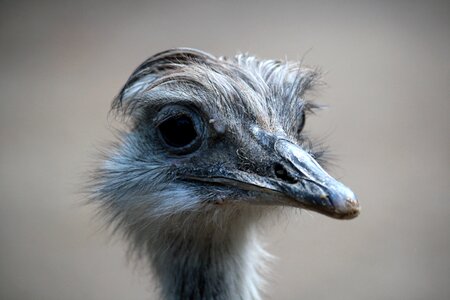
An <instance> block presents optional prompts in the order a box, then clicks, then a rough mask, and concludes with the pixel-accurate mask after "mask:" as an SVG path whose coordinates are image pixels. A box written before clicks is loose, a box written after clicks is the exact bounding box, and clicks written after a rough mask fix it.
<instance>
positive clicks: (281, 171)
mask: <svg viewBox="0 0 450 300" xmlns="http://www.w3.org/2000/svg"><path fill="white" fill-rule="evenodd" d="M273 171H274V172H275V176H276V177H278V178H280V179H281V180H283V181H286V182H288V183H297V182H298V180H297V179H296V178H295V177H294V176H292V175H291V174H290V173H289V171H288V170H286V168H285V167H284V166H283V165H282V164H279V163H275V164H274V165H273Z"/></svg>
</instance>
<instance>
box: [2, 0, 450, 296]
mask: <svg viewBox="0 0 450 300" xmlns="http://www.w3.org/2000/svg"><path fill="white" fill-rule="evenodd" d="M19 2H22V1H1V4H0V5H1V7H0V51H1V55H0V67H1V68H0V105H1V106H0V142H1V152H0V299H5V300H6V299H7V300H10V299H20V300H26V299H45V300H60V299H68V300H70V299H110V300H114V299H154V298H156V296H155V295H156V294H155V292H154V284H153V283H151V280H150V278H149V277H148V276H147V275H146V272H147V271H146V270H145V268H135V267H133V264H128V263H127V261H126V257H125V246H124V245H123V243H122V242H121V241H119V240H117V239H110V238H109V237H108V233H107V232H104V231H101V230H99V227H100V226H101V224H100V222H98V221H95V220H94V210H93V207H89V206H83V205H81V203H82V201H83V195H81V194H80V192H79V191H80V190H81V183H82V182H83V180H85V176H84V173H85V172H86V170H89V168H90V166H91V162H92V161H93V157H94V155H95V153H96V145H99V144H101V143H102V142H104V141H107V140H109V139H111V137H112V134H111V131H110V130H111V129H112V128H114V126H116V125H115V123H114V122H113V120H107V113H108V110H109V105H110V102H111V100H112V98H113V96H114V95H115V93H116V92H117V91H118V90H119V88H120V87H121V85H122V84H123V83H124V82H125V80H126V78H127V77H128V75H129V74H130V73H131V71H132V70H133V69H134V67H136V66H137V65H138V64H139V63H140V62H141V61H143V60H144V59H145V58H146V57H148V56H150V55H152V54H154V53H155V52H157V51H160V50H164V49H166V48H169V47H174V46H190V47H195V48H200V49H204V50H207V51H209V52H211V53H213V54H216V55H232V54H234V53H235V52H237V51H249V52H251V53H254V54H256V55H259V56H261V57H264V58H284V57H287V58H289V59H301V58H302V57H303V56H305V61H306V63H307V64H310V65H319V66H321V67H322V69H323V70H326V71H327V74H326V77H325V79H326V81H327V82H328V87H327V88H325V89H323V90H322V92H321V93H320V94H319V97H318V98H319V100H320V101H321V102H322V103H327V104H329V105H330V106H331V108H330V109H329V110H327V111H325V112H323V113H321V114H320V115H319V116H318V117H315V118H312V119H311V120H310V121H309V123H308V124H307V126H308V129H310V131H312V132H313V134H314V135H315V136H316V137H318V138H325V140H326V141H327V144H328V145H329V146H330V148H331V149H332V150H333V153H334V154H335V156H336V158H337V159H336V160H335V161H334V162H335V164H336V167H334V168H332V173H333V174H334V175H336V176H338V177H339V178H341V179H342V180H343V181H344V182H345V183H347V184H348V185H349V186H351V187H352V188H353V189H354V191H355V192H356V193H357V194H358V196H359V199H360V201H361V203H362V205H363V212H362V214H361V216H360V217H359V218H358V219H356V220H354V221H350V222H342V221H336V220H331V219H328V218H325V217H323V216H320V215H317V214H315V213H302V214H298V216H296V217H294V218H292V219H290V221H289V222H283V221H280V224H276V225H275V226H274V228H273V230H269V232H267V242H268V244H269V246H268V249H269V250H270V251H271V252H272V253H273V254H275V255H276V256H277V257H278V259H277V260H276V261H275V262H274V263H273V269H272V272H271V273H270V276H269V281H270V286H269V288H268V293H267V297H266V298H267V299H300V298H301V299H450V232H449V231H450V196H449V192H450V133H449V131H450V84H449V83H450V17H449V15H450V9H449V8H450V5H449V4H448V2H447V3H446V1H442V2H432V1H423V4H421V3H418V2H417V3H416V2H397V3H395V4H394V3H390V2H387V1H386V2H379V3H375V2H374V1H373V2H371V3H361V2H359V3H357V2H355V3H351V2H349V1H341V3H340V4H337V1H336V2H332V3H328V4H327V3H324V2H310V3H300V1H295V2H292V3H289V2H283V3H281V2H280V3H278V2H276V1H272V2H268V3H263V2H253V3H241V2H239V1H213V2H211V1H209V2H211V3H209V4H207V3H201V2H198V1H194V2H191V3H190V4H188V3H187V1H179V2H172V1H161V2H151V1H147V2H146V1H140V2H137V3H131V2H127V3H122V4H121V3H114V2H113V1H104V2H98V1H97V2H95V3H94V2H91V1H86V2H84V1H71V2H64V1H54V2H53V3H52V2H45V1H34V2H30V3H23V2H22V3H19ZM205 2H206V1H205ZM305 54H306V55H305Z"/></svg>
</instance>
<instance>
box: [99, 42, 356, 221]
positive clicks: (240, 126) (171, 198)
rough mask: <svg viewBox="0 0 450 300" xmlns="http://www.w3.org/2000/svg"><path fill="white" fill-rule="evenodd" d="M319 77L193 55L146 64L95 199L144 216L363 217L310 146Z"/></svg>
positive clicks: (248, 60) (172, 54)
mask: <svg viewBox="0 0 450 300" xmlns="http://www.w3.org/2000/svg"><path fill="white" fill-rule="evenodd" d="M316 75H317V74H316V72H314V71H312V70H309V69H303V68H300V66H299V65H297V64H289V63H281V62H278V61H258V60H256V59H255V58H253V57H249V56H245V55H242V56H237V57H236V58H234V59H225V58H221V59H216V58H214V57H212V56H210V55H208V54H206V53H202V52H198V51H195V50H189V49H176V50H171V51H168V52H163V53H160V54H158V55H156V56H154V57H152V58H150V59H149V60H147V61H146V62H144V63H143V64H142V65H141V66H140V67H139V68H138V69H137V70H136V71H135V72H134V73H133V75H132V76H131V77H130V79H129V81H128V83H127V84H126V85H125V87H124V89H123V90H122V92H121V93H120V95H119V96H118V98H117V99H116V101H115V103H114V107H115V108H116V109H117V110H118V111H119V112H121V113H122V114H124V115H127V116H128V117H129V118H130V119H131V127H130V131H129V132H127V133H126V134H125V136H124V138H123V142H122V144H121V145H120V146H119V147H118V149H117V151H116V152H115V153H113V154H112V155H111V156H110V157H109V158H108V159H107V161H106V163H105V164H104V169H103V170H102V173H103V174H102V175H103V177H104V178H108V179H106V180H104V182H103V183H102V184H101V185H100V187H101V188H100V189H99V191H100V192H99V193H100V194H102V196H103V197H104V198H107V199H109V201H111V202H112V203H113V204H111V205H112V206H114V205H121V206H127V207H128V208H130V209H132V210H135V211H139V210H140V211H141V212H142V213H143V214H145V213H147V212H151V213H152V214H161V215H162V214H167V213H169V212H170V213H171V214H172V213H177V212H178V213H186V212H189V211H194V210H195V211H198V210H202V209H211V208H214V209H218V210H220V209H221V207H226V206H235V207H239V206H251V205H281V206H294V207H299V208H304V209H308V210H312V211H316V212H319V213H322V214H324V215H327V216H330V217H333V218H339V219H350V218H353V217H355V216H357V215H358V213H359V204H358V202H357V200H356V198H355V195H354V194H353V192H352V191H351V190H350V189H349V188H347V187H346V186H344V185H343V184H342V183H340V182H339V181H337V180H336V179H334V178H333V177H331V176H330V175H329V174H328V173H327V172H326V171H325V170H324V169H323V168H322V167H321V166H320V165H319V163H318V162H317V160H316V158H317V156H318V155H317V154H315V153H314V152H313V151H312V150H310V148H311V147H306V146H305V145H307V144H308V143H306V141H307V138H306V137H305V135H304V133H303V126H304V124H305V118H306V114H307V113H308V112H309V111H310V110H311V109H312V107H313V105H312V104H311V103H309V102H307V101H305V100H304V99H303V98H302V96H303V95H304V92H305V91H306V90H307V89H308V88H310V86H311V85H312V84H313V83H314V81H315V80H316ZM105 175H107V176H105ZM102 189H103V191H102ZM113 191H114V192H113ZM114 201H115V202H117V203H115V202H114Z"/></svg>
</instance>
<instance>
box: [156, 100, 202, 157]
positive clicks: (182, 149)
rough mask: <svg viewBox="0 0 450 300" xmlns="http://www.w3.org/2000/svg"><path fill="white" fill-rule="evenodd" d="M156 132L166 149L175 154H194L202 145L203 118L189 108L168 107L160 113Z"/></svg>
mask: <svg viewBox="0 0 450 300" xmlns="http://www.w3.org/2000/svg"><path fill="white" fill-rule="evenodd" d="M159 116H160V121H157V124H158V125H157V127H156V130H157V131H158V135H159V137H160V139H161V143H162V144H163V146H165V148H166V149H167V150H168V151H169V152H172V153H174V154H178V155H182V154H188V153H192V152H193V151H195V150H197V149H198V148H199V147H200V145H201V144H202V137H203V131H204V130H203V128H204V126H203V123H202V121H201V118H200V117H199V116H198V115H197V114H196V113H195V112H193V111H191V110H190V109H187V108H183V107H179V106H175V107H173V106H172V107H168V108H167V109H164V110H163V111H161V112H160V115H159Z"/></svg>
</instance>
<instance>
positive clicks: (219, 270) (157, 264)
mask: <svg viewBox="0 0 450 300" xmlns="http://www.w3.org/2000/svg"><path fill="white" fill-rule="evenodd" d="M225 210H226V209H225ZM260 216H261V211H259V212H256V211H255V209H253V210H251V211H247V212H244V211H242V210H240V211H236V210H233V211H231V212H230V211H224V210H221V211H220V213H217V212H202V213H198V214H189V215H185V216H176V217H171V218H167V219H165V220H163V221H161V222H160V223H156V222H155V223H154V224H153V226H149V227H147V228H148V229H146V230H145V231H142V236H141V237H140V238H138V239H140V243H142V241H144V239H145V244H146V247H145V251H146V253H145V254H146V255H147V256H148V258H149V260H150V262H151V264H152V267H153V270H154V273H155V275H156V277H157V278H158V279H159V282H160V286H161V292H162V295H163V297H164V299H168V300H169V299H170V300H172V299H220V300H222V299H223V300H225V299H242V300H244V299H245V300H246V299H260V294H259V288H260V286H261V284H262V279H261V277H260V275H259V272H258V271H260V269H261V268H262V267H263V266H262V265H261V264H262V263H263V262H264V261H265V258H267V256H268V254H267V253H266V252H265V251H264V250H263V249H262V247H261V246H260V243H259V241H258V239H257V229H256V223H257V219H259V218H260ZM138 242H139V240H138Z"/></svg>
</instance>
